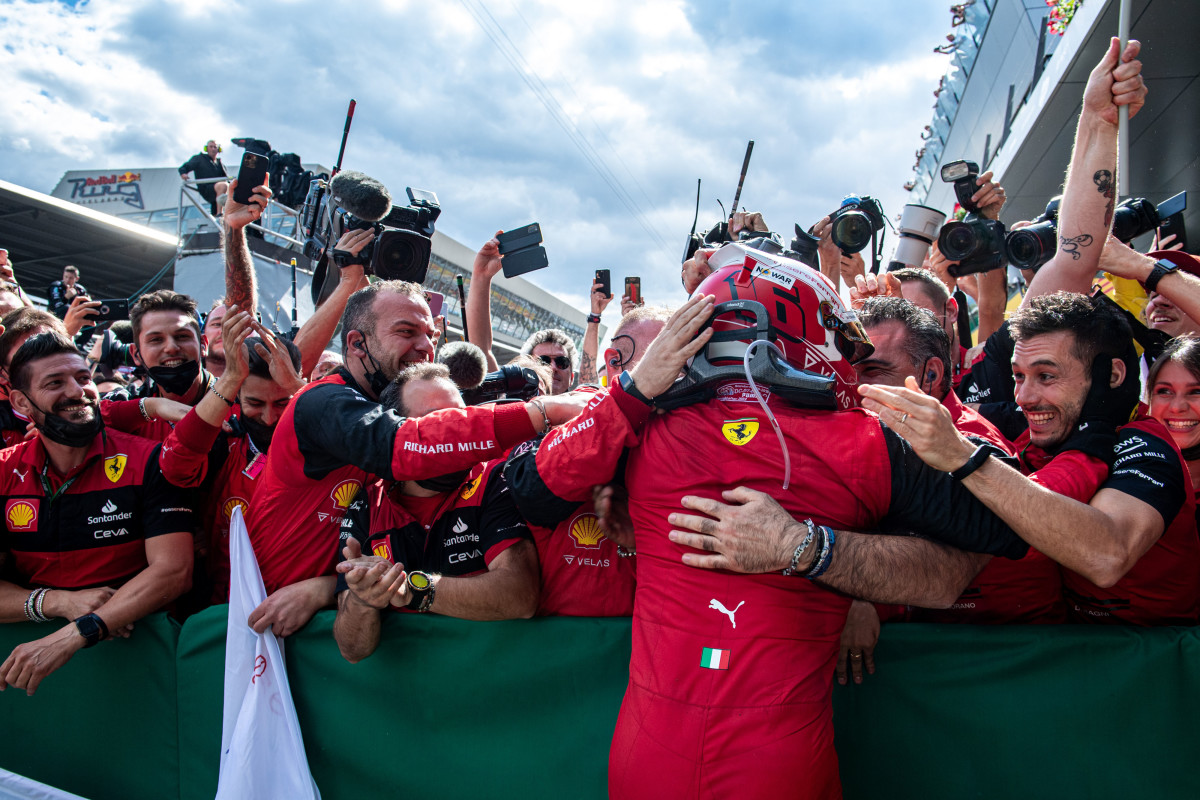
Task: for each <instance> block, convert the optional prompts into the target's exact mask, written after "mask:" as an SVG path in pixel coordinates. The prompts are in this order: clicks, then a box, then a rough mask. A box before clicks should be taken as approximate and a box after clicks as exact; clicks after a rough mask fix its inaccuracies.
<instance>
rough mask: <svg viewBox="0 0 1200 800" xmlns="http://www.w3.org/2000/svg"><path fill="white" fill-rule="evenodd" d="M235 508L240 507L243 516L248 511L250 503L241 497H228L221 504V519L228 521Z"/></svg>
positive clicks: (231, 517)
mask: <svg viewBox="0 0 1200 800" xmlns="http://www.w3.org/2000/svg"><path fill="white" fill-rule="evenodd" d="M235 508H240V509H241V510H242V516H243V517H244V516H246V514H247V512H249V511H250V504H249V503H247V502H246V501H245V500H244V499H243V498H241V497H230V498H228V499H227V500H226V501H225V502H224V503H222V504H221V517H222V519H224V520H225V521H226V522H229V520H231V519H233V510H234V509H235Z"/></svg>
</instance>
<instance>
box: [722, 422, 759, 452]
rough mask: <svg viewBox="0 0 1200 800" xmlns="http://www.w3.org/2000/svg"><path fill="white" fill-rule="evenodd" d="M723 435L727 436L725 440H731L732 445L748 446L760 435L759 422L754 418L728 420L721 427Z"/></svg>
mask: <svg viewBox="0 0 1200 800" xmlns="http://www.w3.org/2000/svg"><path fill="white" fill-rule="evenodd" d="M721 433H723V434H725V438H726V439H727V440H729V443H730V444H735V445H737V446H738V447H741V446H742V445H744V444H748V443H749V442H750V440H751V439H753V438H754V434H756V433H758V420H756V419H754V418H752V417H747V418H746V419H727V420H725V424H724V425H722V426H721Z"/></svg>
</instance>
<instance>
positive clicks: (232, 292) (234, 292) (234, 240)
mask: <svg viewBox="0 0 1200 800" xmlns="http://www.w3.org/2000/svg"><path fill="white" fill-rule="evenodd" d="M254 289H255V286H254V264H253V257H252V256H251V255H250V247H249V245H248V244H247V243H246V232H245V230H244V229H238V230H233V229H231V228H225V304H226V305H227V306H228V305H235V304H236V305H237V307H238V308H239V309H241V310H243V311H246V310H249V311H250V312H251V313H253V312H254V310H255V307H256V305H257V298H256V297H255V296H254V295H255V291H254Z"/></svg>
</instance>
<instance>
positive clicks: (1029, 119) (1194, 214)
mask: <svg viewBox="0 0 1200 800" xmlns="http://www.w3.org/2000/svg"><path fill="white" fill-rule="evenodd" d="M1118 6H1119V3H1118V0H1088V2H1085V3H1082V4H1080V5H1078V6H1077V10H1076V11H1075V14H1074V17H1073V18H1072V19H1071V21H1070V23H1069V24H1068V25H1067V27H1066V31H1065V33H1064V34H1063V35H1062V36H1061V37H1060V36H1058V35H1057V34H1055V33H1053V32H1051V31H1050V30H1048V26H1047V15H1048V9H1047V5H1046V2H1045V0H972V2H970V3H968V4H966V6H965V8H964V9H963V10H964V21H963V23H962V24H961V25H959V26H957V27H956V28H955V29H954V30H955V34H954V37H955V43H956V47H955V49H954V52H953V53H951V54H950V58H951V63H950V66H949V68H948V69H947V72H946V75H945V77H944V78H943V80H942V86H941V90H940V91H939V93H938V96H937V104H936V106H935V110H934V115H933V119H932V121H931V123H930V126H929V128H930V131H929V133H928V134H927V136H928V138H927V139H926V141H925V146H924V148H923V152H922V153H921V155H920V158H919V159H918V162H917V165H916V167H915V175H914V177H913V179H912V183H913V188H912V195H911V200H910V202H914V203H922V204H924V205H929V206H932V207H934V208H938V209H941V210H943V211H947V212H949V211H950V210H951V209H952V208H953V207H954V202H955V200H954V190H953V188H952V185H951V184H948V183H943V182H942V180H941V178H940V174H939V173H940V169H941V166H942V165H943V164H945V163H948V162H950V161H954V160H957V159H961V158H965V159H969V160H971V161H976V162H978V163H979V165H980V167H981V169H983V170H988V169H991V170H994V171H995V173H996V175H997V180H999V181H1000V182H1001V183H1002V184H1003V185H1004V188H1005V190H1006V191H1007V194H1008V203H1007V205H1006V206H1005V208H1004V211H1003V214H1002V220H1003V221H1004V222H1005V223H1006V224H1009V225H1011V224H1012V223H1013V222H1016V221H1018V220H1028V219H1033V218H1035V217H1037V216H1038V215H1039V214H1041V212H1042V210H1043V209H1044V208H1045V205H1046V202H1047V201H1048V200H1049V199H1050V198H1051V197H1053V196H1054V195H1057V194H1059V193H1060V192H1061V190H1062V183H1063V175H1064V172H1065V170H1066V167H1067V164H1068V162H1069V161H1070V157H1071V145H1072V143H1073V141H1074V137H1075V125H1076V122H1077V120H1078V118H1079V110H1080V107H1081V98H1082V96H1083V87H1084V85H1085V84H1086V82H1087V78H1088V74H1089V73H1090V72H1091V70H1092V67H1094V66H1095V64H1096V63H1097V62H1098V61H1099V60H1100V57H1101V55H1103V53H1104V50H1105V48H1107V46H1108V42H1109V37H1111V36H1115V35H1117V25H1118ZM1131 10H1132V14H1131V26H1130V27H1131V36H1132V38H1135V39H1138V40H1140V41H1141V42H1142V43H1143V49H1142V54H1141V59H1142V60H1143V62H1144V64H1145V67H1144V69H1143V72H1142V74H1143V76H1144V78H1145V80H1146V84H1147V86H1148V87H1149V89H1150V96H1149V98H1148V101H1147V105H1146V107H1145V108H1144V109H1143V110H1142V112H1141V113H1140V114H1138V115H1137V116H1136V117H1134V118H1133V120H1131V121H1130V125H1129V152H1128V153H1125V154H1123V157H1124V158H1127V159H1128V163H1129V166H1130V170H1129V186H1122V187H1120V188H1119V191H1120V194H1121V197H1131V196H1132V197H1145V198H1147V199H1149V200H1151V201H1152V202H1154V203H1160V202H1162V201H1163V200H1165V199H1167V198H1168V197H1171V196H1173V195H1175V194H1177V193H1178V192H1181V191H1185V190H1200V138H1197V137H1196V136H1195V131H1196V130H1197V129H1198V128H1200V79H1198V78H1200V51H1198V50H1197V49H1196V47H1195V42H1194V38H1195V37H1194V33H1195V28H1196V26H1195V20H1196V3H1195V0H1132V3H1131ZM1185 225H1186V227H1187V228H1189V229H1190V230H1191V231H1193V232H1194V233H1192V234H1191V242H1190V246H1189V249H1190V250H1191V252H1196V242H1197V241H1198V238H1197V237H1200V192H1198V193H1197V194H1196V196H1195V197H1194V198H1193V199H1192V202H1191V203H1190V204H1189V207H1188V209H1187V212H1186V214H1185ZM1148 239H1149V236H1148V235H1147V237H1145V240H1143V239H1139V240H1137V244H1138V245H1142V248H1141V249H1144V246H1145V245H1146V244H1148Z"/></svg>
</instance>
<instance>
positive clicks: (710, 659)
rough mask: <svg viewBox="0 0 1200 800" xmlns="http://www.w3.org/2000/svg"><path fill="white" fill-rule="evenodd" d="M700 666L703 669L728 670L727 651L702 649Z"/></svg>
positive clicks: (709, 648)
mask: <svg viewBox="0 0 1200 800" xmlns="http://www.w3.org/2000/svg"><path fill="white" fill-rule="evenodd" d="M700 666H702V667H704V668H705V669H729V651H728V650H714V649H713V648H711V647H706V648H704V653H703V654H702V655H701V656H700Z"/></svg>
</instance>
